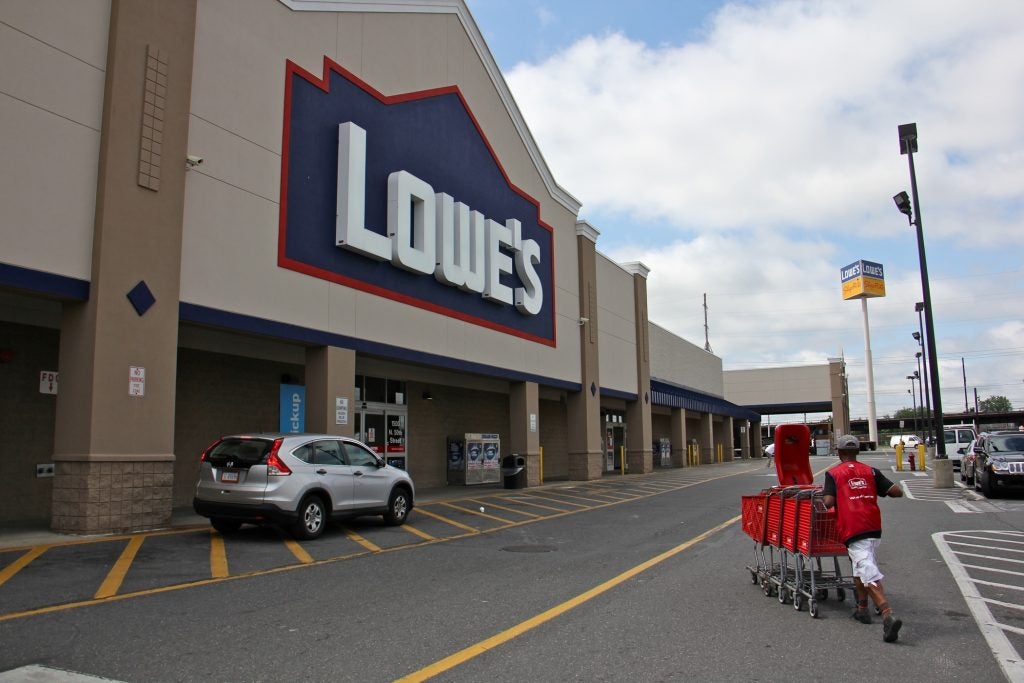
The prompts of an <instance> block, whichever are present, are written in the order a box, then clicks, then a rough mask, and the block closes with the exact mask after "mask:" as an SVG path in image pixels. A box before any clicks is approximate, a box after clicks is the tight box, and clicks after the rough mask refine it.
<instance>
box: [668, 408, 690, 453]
mask: <svg viewBox="0 0 1024 683" xmlns="http://www.w3.org/2000/svg"><path fill="white" fill-rule="evenodd" d="M669 438H671V439H672V467H685V466H686V408H673V409H672V427H671V432H670V434H669Z"/></svg>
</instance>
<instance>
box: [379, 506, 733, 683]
mask: <svg viewBox="0 0 1024 683" xmlns="http://www.w3.org/2000/svg"><path fill="white" fill-rule="evenodd" d="M739 519H740V515H737V516H735V517H733V518H732V519H730V520H727V521H725V522H722V523H721V524H719V525H718V526H716V527H713V528H711V529H708V530H707V531H705V532H704V533H702V534H700V535H699V536H695V537H693V538H691V539H690V540H689V541H686V542H685V543H681V544H680V545H677V546H676V547H674V548H671V549H669V550H666V551H665V552H663V553H661V554H660V555H656V556H655V557H652V558H651V559H649V560H647V561H646V562H641V563H640V564H638V565H636V566H635V567H633V568H632V569H628V570H627V571H625V572H623V573H621V574H619V575H618V576H615V577H613V578H611V579H609V580H607V581H605V582H604V583H602V584H600V585H597V586H595V587H593V588H591V589H590V590H588V591H585V592H583V593H580V594H579V595H577V596H576V597H574V598H571V599H569V600H566V601H565V602H563V603H562V604H560V605H556V606H554V607H552V608H551V609H549V610H546V611H544V612H541V613H540V614H538V615H537V616H535V617H531V618H529V619H527V620H526V621H523V622H520V623H519V624H516V625H515V626H513V627H512V628H509V629H505V630H504V631H502V632H501V633H498V634H496V635H493V636H491V637H490V638H487V639H486V640H482V641H480V642H479V643H476V644H474V645H470V646H469V647H467V648H464V649H462V650H460V651H458V652H456V653H455V654H452V655H449V656H448V657H445V658H444V659H441V660H438V661H436V662H434V663H433V664H430V665H429V666H426V667H424V668H422V669H420V670H419V671H414V672H413V673H411V674H409V675H408V676H403V677H402V678H399V679H397V680H396V682H395V683H415V682H418V681H425V680H428V679H430V678H433V677H434V676H437V675H438V674H441V673H444V672H445V671H448V670H450V669H454V668H455V667H457V666H459V665H460V664H464V663H466V662H468V661H469V660H470V659H473V658H474V657H478V656H480V655H482V654H484V653H485V652H487V651H488V650H492V649H494V648H496V647H498V646H499V645H504V644H505V643H507V642H509V641H510V640H512V639H513V638H516V637H518V636H521V635H522V634H524V633H526V632H527V631H531V630H533V629H535V628H537V627H538V626H541V625H543V624H546V623H547V622H549V621H551V620H552V619H554V618H556V617H559V616H561V615H563V614H565V613H566V612H568V611H569V610H572V609H575V608H576V607H579V606H580V605H582V604H583V603H585V602H587V601H589V600H592V599H593V598H596V597H597V596H599V595H601V594H602V593H606V592H608V591H610V590H611V589H612V588H615V587H617V586H619V585H621V584H623V583H625V582H626V581H628V580H629V579H632V578H633V577H634V576H637V575H638V574H640V573H642V572H645V571H647V570H648V569H650V568H651V567H654V566H656V565H658V564H661V563H662V562H664V561H665V560H667V559H669V558H672V557H674V556H676V555H678V554H679V553H681V552H683V551H684V550H687V549H689V548H691V547H693V546H694V545H696V544H698V543H700V542H701V541H703V540H705V539H706V538H709V537H710V536H713V535H714V534H717V533H718V532H719V531H722V530H723V529H726V528H728V527H730V526H732V525H733V524H735V523H736V522H737V521H739Z"/></svg>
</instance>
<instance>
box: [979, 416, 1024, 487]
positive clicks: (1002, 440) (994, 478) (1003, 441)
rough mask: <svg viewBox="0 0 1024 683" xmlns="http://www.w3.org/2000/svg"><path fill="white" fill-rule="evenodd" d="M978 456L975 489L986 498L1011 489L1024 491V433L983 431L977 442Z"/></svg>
mask: <svg viewBox="0 0 1024 683" xmlns="http://www.w3.org/2000/svg"><path fill="white" fill-rule="evenodd" d="M974 456H975V460H974V488H975V489H978V490H980V491H981V492H982V493H984V494H985V496H986V497H988V498H992V497H994V496H997V495H999V494H1000V493H1001V492H1003V491H1007V490H1010V489H1021V490H1024V434H1021V433H1018V432H1002V433H1000V432H994V433H991V434H983V435H982V436H979V437H978V440H977V443H976V444H975V447H974Z"/></svg>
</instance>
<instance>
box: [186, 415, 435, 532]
mask: <svg viewBox="0 0 1024 683" xmlns="http://www.w3.org/2000/svg"><path fill="white" fill-rule="evenodd" d="M200 460H201V462H200V466H199V480H198V481H197V482H196V492H195V498H193V500H192V507H193V509H195V511H196V512H197V513H199V514H200V515H202V516H204V517H209V518H210V523H211V524H212V525H213V528H214V529H216V530H217V531H220V532H221V533H230V532H233V531H237V530H238V528H239V527H240V526H241V525H242V524H243V523H245V522H250V523H253V524H261V523H271V524H279V525H282V526H286V527H288V528H289V529H290V530H291V531H292V533H293V534H294V535H295V536H297V537H298V538H301V539H313V538H317V537H318V536H320V534H322V533H323V531H324V526H325V525H326V524H327V522H328V521H329V520H330V519H331V518H338V517H355V516H359V515H383V517H384V521H385V522H386V523H387V524H389V525H391V526H397V525H399V524H404V523H405V520H406V518H408V516H409V512H410V511H412V508H413V496H414V492H415V488H414V487H413V483H412V479H411V478H410V477H409V474H408V473H407V472H405V470H401V469H398V468H396V467H392V466H390V465H388V464H386V463H385V462H384V460H383V458H381V457H380V456H379V455H377V454H376V453H374V452H373V451H372V450H370V448H369V447H367V446H366V445H365V444H363V443H362V442H360V441H356V440H355V439H350V438H347V437H342V436H331V435H329V434H252V435H237V436H224V437H221V438H220V439H218V440H217V441H215V442H214V443H213V444H211V445H210V446H209V447H208V448H207V449H206V450H205V451H203V453H202V456H201V457H200Z"/></svg>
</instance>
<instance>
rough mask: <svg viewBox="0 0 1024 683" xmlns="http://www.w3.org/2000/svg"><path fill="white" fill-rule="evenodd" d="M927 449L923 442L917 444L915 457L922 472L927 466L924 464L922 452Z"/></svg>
mask: <svg viewBox="0 0 1024 683" xmlns="http://www.w3.org/2000/svg"><path fill="white" fill-rule="evenodd" d="M927 450H928V449H927V448H926V447H925V445H924V444H923V443H919V444H917V459H918V461H919V462H920V463H921V471H922V472H924V471H925V470H927V469H928V468H927V467H925V466H924V453H925V451H927Z"/></svg>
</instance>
